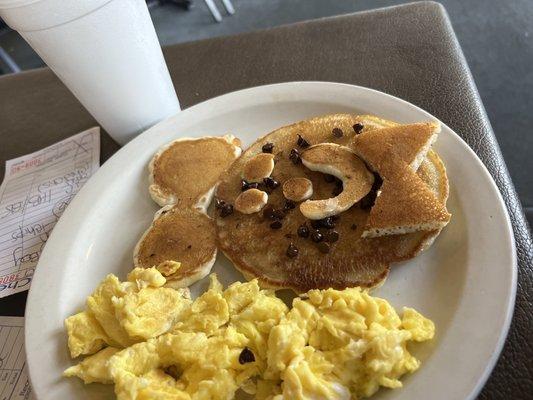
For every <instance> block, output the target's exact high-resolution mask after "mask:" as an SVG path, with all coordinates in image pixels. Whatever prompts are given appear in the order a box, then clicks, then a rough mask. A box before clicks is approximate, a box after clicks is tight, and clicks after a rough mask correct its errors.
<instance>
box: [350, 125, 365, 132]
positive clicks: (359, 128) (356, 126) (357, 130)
mask: <svg viewBox="0 0 533 400" xmlns="http://www.w3.org/2000/svg"><path fill="white" fill-rule="evenodd" d="M364 127H365V126H364V125H363V124H360V123H357V124H355V125H354V126H353V130H354V132H355V133H356V134H360V133H361V132H362V131H363V128H364Z"/></svg>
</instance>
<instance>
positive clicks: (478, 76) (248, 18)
mask: <svg viewBox="0 0 533 400" xmlns="http://www.w3.org/2000/svg"><path fill="white" fill-rule="evenodd" d="M216 1H217V0H216ZM218 3H219V9H220V10H221V12H222V13H223V14H224V15H225V13H224V12H223V10H224V9H223V6H222V4H221V2H220V1H219V2H218ZM400 3H406V1H402V0H233V4H234V6H235V9H236V14H235V15H234V16H227V15H225V18H224V19H223V21H222V22H221V23H219V24H217V23H215V22H213V19H212V17H211V15H210V13H209V11H208V10H207V7H206V6H205V3H204V2H203V1H201V0H194V4H193V8H192V9H191V10H190V11H188V12H187V11H184V10H181V9H179V8H177V7H175V6H173V5H164V6H155V7H152V8H151V14H152V19H153V21H154V24H155V26H156V30H157V33H158V36H159V39H160V41H161V43H162V44H163V45H168V44H173V43H179V42H186V41H191V40H198V39H204V38H208V37H214V36H220V35H227V34H234V33H240V32H246V31H251V30H256V29H262V28H269V27H273V26H277V25H281V24H286V23H291V22H296V21H301V20H306V19H312V18H320V17H325V16H330V15H337V14H344V13H350V12H355V11H361V10H366V9H371V8H377V7H384V6H390V5H395V4H400ZM441 3H442V4H443V5H444V6H445V7H446V9H447V10H448V13H449V14H450V18H451V21H452V23H453V26H454V28H455V30H456V33H457V36H458V38H459V41H460V43H461V45H462V47H463V50H464V53H465V56H466V58H467V60H468V63H469V65H470V68H471V70H472V74H473V76H474V79H475V81H476V83H477V86H478V89H479V92H480V94H481V98H482V99H483V102H484V104H485V107H486V109H487V113H488V115H489V118H490V120H491V122H492V126H493V128H494V131H495V133H496V136H497V137H498V141H499V143H500V146H501V148H502V152H503V154H504V157H505V159H506V161H507V165H508V167H509V170H510V173H511V176H512V178H513V181H514V183H515V185H516V188H517V191H518V193H519V195H520V198H521V201H522V204H523V205H524V208H525V210H526V214H527V216H528V220H529V223H530V225H533V174H532V173H531V171H533V157H531V152H532V150H533V135H532V134H530V133H529V132H530V130H531V128H530V127H531V126H532V125H533V112H532V111H533V95H532V94H531V93H532V92H533V68H531V65H533V40H532V37H533V25H532V24H531V21H533V1H531V0H510V1H500V0H469V1H464V0H442V1H441ZM0 46H3V47H4V49H6V50H7V51H8V52H9V53H10V54H11V55H12V56H13V57H14V58H15V59H16V61H17V62H19V64H20V65H21V66H22V68H23V69H29V68H35V67H39V66H42V61H41V60H40V59H39V58H38V57H37V56H36V55H35V54H34V53H33V51H32V50H31V49H30V48H29V47H28V46H27V45H26V44H25V43H24V42H23V41H22V40H21V39H20V38H19V37H18V35H17V34H16V33H13V32H10V33H8V34H5V35H2V36H0ZM0 68H2V66H1V65H0Z"/></svg>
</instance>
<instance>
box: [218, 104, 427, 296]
mask: <svg viewBox="0 0 533 400" xmlns="http://www.w3.org/2000/svg"><path fill="white" fill-rule="evenodd" d="M356 123H363V124H364V125H365V130H370V129H376V128H381V127H383V126H393V125H394V123H390V122H387V121H382V120H379V119H377V118H375V117H367V116H355V115H347V114H339V115H329V116H324V117H318V118H314V119H312V120H308V121H302V122H299V123H296V124H293V125H290V126H287V127H283V128H280V129H278V130H276V131H274V132H272V133H270V134H268V135H266V136H265V137H263V138H261V139H259V140H258V141H257V142H256V143H254V144H253V145H252V146H250V148H249V149H248V150H247V151H246V152H244V153H243V155H242V156H241V158H239V159H238V160H236V161H235V163H233V165H232V166H231V167H230V168H229V170H228V171H226V173H224V175H223V176H222V179H221V183H220V185H219V187H218V189H217V198H219V199H221V200H224V201H226V202H228V203H231V204H233V203H234V201H235V199H236V197H237V196H238V195H239V194H240V192H241V186H240V177H241V173H242V169H243V166H244V164H245V163H246V161H247V160H248V159H250V158H251V157H253V156H254V155H255V154H258V153H259V152H261V147H262V146H263V145H264V144H266V143H269V142H271V143H274V149H273V154H274V155H275V161H276V165H275V167H274V171H273V172H272V177H273V178H274V179H276V180H277V181H278V182H280V183H281V184H283V183H284V182H285V181H286V180H287V179H289V178H293V177H305V178H307V179H309V180H311V181H312V183H313V190H314V193H313V196H312V197H311V198H312V199H325V198H329V197H332V191H333V190H334V188H335V183H328V182H326V181H325V179H324V174H322V173H319V172H313V171H310V170H309V169H307V168H305V167H304V166H303V165H301V164H298V165H295V164H293V163H292V162H291V161H290V160H289V158H288V155H289V152H290V150H291V149H292V148H297V145H296V142H297V138H298V137H297V135H298V134H301V135H302V136H303V137H304V138H305V139H306V140H307V141H308V142H309V143H310V144H311V145H314V144H318V143H326V142H333V143H337V144H340V145H347V144H348V143H350V142H351V141H353V138H354V136H355V132H354V129H353V128H352V126H353V125H354V124H356ZM333 128H340V129H341V130H342V131H343V136H342V137H341V138H337V137H335V136H333V135H332V130H333ZM421 169H422V170H423V172H424V173H422V174H421V175H420V176H421V177H422V179H424V178H425V177H426V178H429V177H430V175H431V174H430V173H429V172H428V168H421ZM427 183H431V182H427ZM268 204H269V205H272V206H273V207H274V208H276V209H279V208H283V206H284V204H285V199H284V197H283V193H282V190H281V187H279V188H278V189H275V190H274V191H272V193H271V194H270V195H269V201H268ZM367 217H368V210H363V209H361V208H360V207H359V206H358V205H355V206H353V207H351V208H350V209H349V210H347V211H345V212H343V213H342V214H341V215H340V219H339V220H338V221H337V222H336V227H335V230H336V231H337V232H338V233H339V240H338V241H337V242H335V243H332V244H331V248H330V252H329V253H327V254H324V253H322V252H321V251H320V250H319V249H318V247H317V245H316V244H315V243H313V242H312V241H311V240H310V239H309V238H307V239H304V238H301V237H299V236H298V235H297V233H296V232H297V229H298V227H299V226H300V225H301V224H302V223H304V222H307V224H308V226H309V222H308V220H307V219H306V218H305V217H304V216H303V215H302V214H301V213H300V211H299V210H298V207H296V208H294V209H292V210H291V211H288V212H287V213H286V216H285V218H284V219H283V220H282V222H283V224H282V228H281V229H277V230H276V229H271V228H270V223H271V222H272V221H270V220H268V219H267V218H265V217H263V214H262V213H256V214H251V215H244V214H241V213H238V212H234V213H233V214H232V215H229V216H227V217H225V218H222V217H220V216H218V215H217V217H216V223H217V237H218V243H219V248H220V249H221V250H222V251H223V252H224V253H225V254H226V256H227V257H228V258H229V259H230V260H231V261H232V262H233V263H234V265H235V267H236V268H237V269H239V270H241V271H242V272H243V273H244V275H245V276H247V277H258V278H259V280H260V282H261V283H262V285H263V286H270V287H288V288H292V289H294V290H296V291H297V292H302V291H306V290H309V289H312V288H327V287H333V288H345V287H352V286H363V287H373V286H376V285H378V284H380V283H381V282H382V281H383V280H384V279H385V278H386V276H387V274H388V271H389V264H390V263H391V262H394V261H399V260H404V259H408V258H411V257H413V256H414V255H416V254H417V253H418V252H419V251H420V250H421V248H422V247H423V246H424V244H425V242H426V241H427V240H429V238H430V237H431V235H435V232H416V233H412V234H406V235H397V236H389V237H380V238H371V239H363V238H361V233H362V227H363V226H364V223H365V221H366V219H367ZM290 243H293V244H294V245H295V246H296V247H298V249H299V255H298V256H297V257H295V258H289V257H288V256H287V255H286V251H287V247H288V245H289V244H290Z"/></svg>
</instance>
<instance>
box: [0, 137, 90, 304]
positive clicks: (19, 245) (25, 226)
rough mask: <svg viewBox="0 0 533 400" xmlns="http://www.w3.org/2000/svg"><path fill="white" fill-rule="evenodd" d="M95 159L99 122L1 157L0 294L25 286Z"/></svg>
mask: <svg viewBox="0 0 533 400" xmlns="http://www.w3.org/2000/svg"><path fill="white" fill-rule="evenodd" d="M99 165H100V129H99V128H91V129H89V130H87V131H84V132H81V133H79V134H77V135H75V136H72V137H70V138H68V139H65V140H63V141H62V142H59V143H56V144H54V145H52V146H50V147H47V148H45V149H42V150H39V151H36V152H35V153H32V154H28V155H26V156H22V157H19V158H16V159H14V160H9V161H7V162H6V175H5V178H4V182H3V183H2V185H1V186H0V297H5V296H8V295H10V294H13V293H17V292H21V291H24V290H28V289H29V288H30V284H31V279H32V276H33V272H34V270H35V266H36V265H37V261H38V260H39V256H40V255H41V251H42V249H43V247H44V245H45V243H46V241H47V240H48V236H49V235H50V232H51V231H52V228H53V227H54V225H55V224H56V222H57V220H58V219H59V217H60V216H61V214H62V213H63V211H64V210H65V208H66V207H67V205H68V204H69V203H70V201H71V200H72V198H73V197H74V195H75V194H76V193H77V192H78V190H79V189H80V188H81V187H82V186H83V184H84V183H85V182H86V181H87V180H88V179H89V177H90V176H91V175H92V174H93V173H94V172H95V171H96V170H97V169H98V166H99Z"/></svg>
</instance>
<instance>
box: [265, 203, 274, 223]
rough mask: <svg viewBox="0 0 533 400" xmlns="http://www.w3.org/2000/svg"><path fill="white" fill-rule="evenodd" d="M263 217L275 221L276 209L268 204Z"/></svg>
mask: <svg viewBox="0 0 533 400" xmlns="http://www.w3.org/2000/svg"><path fill="white" fill-rule="evenodd" d="M263 217H265V218H268V219H274V207H272V206H271V205H270V204H267V205H266V206H265V207H264V208H263Z"/></svg>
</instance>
